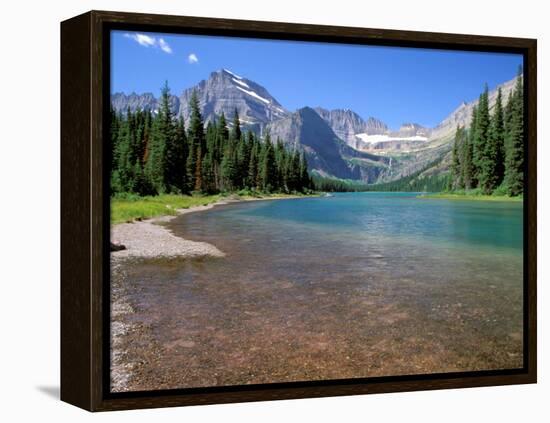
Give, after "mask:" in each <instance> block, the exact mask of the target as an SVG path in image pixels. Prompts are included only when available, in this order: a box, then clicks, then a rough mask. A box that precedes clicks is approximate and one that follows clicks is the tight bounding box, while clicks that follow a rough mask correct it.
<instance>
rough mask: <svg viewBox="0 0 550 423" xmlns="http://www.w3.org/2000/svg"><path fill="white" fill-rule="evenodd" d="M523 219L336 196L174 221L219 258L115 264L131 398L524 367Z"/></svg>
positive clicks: (455, 205)
mask: <svg viewBox="0 0 550 423" xmlns="http://www.w3.org/2000/svg"><path fill="white" fill-rule="evenodd" d="M522 215H523V208H522V205H521V204H519V203H504V202H503V203H498V202H468V201H449V200H431V199H430V200H426V199H418V198H416V194H410V193H349V194H348V193H346V194H336V195H335V196H334V197H330V198H306V199H293V200H277V201H259V202H250V203H240V204H232V205H228V206H223V207H219V208H215V209H213V210H211V211H207V212H201V213H192V214H188V215H183V216H180V217H178V218H176V219H174V220H173V221H172V222H171V223H170V224H169V225H168V227H169V229H170V230H171V231H172V232H173V233H174V234H176V235H179V236H182V237H184V238H187V239H192V240H197V241H206V242H210V243H212V244H213V245H215V246H216V247H218V248H219V249H221V250H222V251H224V252H225V253H226V257H225V258H221V259H208V258H207V259H200V260H172V261H168V262H162V261H151V262H139V263H133V264H132V265H131V266H128V268H127V269H126V276H125V278H126V280H125V285H126V286H128V287H131V289H130V290H129V291H128V292H129V294H128V295H129V300H130V302H131V303H132V305H133V306H134V308H135V310H136V314H135V315H134V316H133V319H134V323H136V322H137V323H138V324H139V325H141V326H142V327H144V328H146V332H147V334H148V335H147V337H148V338H147V340H146V341H144V343H143V344H142V345H134V346H130V348H131V349H132V348H133V351H130V353H129V354H130V356H133V357H134V358H137V359H139V361H140V362H141V363H142V365H141V366H140V367H139V372H138V374H137V375H136V377H135V378H133V384H132V385H131V386H130V388H129V389H130V390H134V389H161V388H178V387H193V386H212V385H233V384H243V383H269V382H284V381H299V380H315V379H330V378H332V379H337V378H349V377H368V376H387V375H399V374H417V373H437V372H449V371H468V370H488V369H502V368H517V367H521V363H522V336H523V332H522V280H523V274H522V260H523V253H522V221H523V218H522ZM152 351H154V353H152Z"/></svg>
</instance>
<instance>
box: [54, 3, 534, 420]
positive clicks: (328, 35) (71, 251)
mask: <svg viewBox="0 0 550 423" xmlns="http://www.w3.org/2000/svg"><path fill="white" fill-rule="evenodd" d="M122 28H129V29H134V30H145V31H155V32H173V33H194V34H209V35H227V36H241V37H253V38H274V39H285V40H306V41H324V42H332V43H348V44H350V43H351V44H370V45H392V46H406V47H425V48H436V49H451V50H470V51H502V52H515V53H520V54H522V55H523V57H524V81H525V93H526V95H525V105H526V107H525V123H526V125H525V131H526V141H527V142H526V145H525V155H526V157H525V158H526V163H527V166H526V169H525V181H526V186H525V196H524V211H525V212H524V277H525V281H524V313H525V314H524V326H525V327H524V329H525V330H524V351H525V354H524V368H523V369H515V370H509V371H508V370H503V371H490V372H489V371H488V372H467V373H460V374H459V373H456V374H455V373H453V374H430V375H420V376H410V377H409V376H404V377H399V376H396V377H383V378H369V379H350V380H338V381H324V382H315V383H308V382H304V383H302V382H297V383H284V384H266V385H255V386H242V387H220V388H213V389H210V388H205V389H188V390H174V391H158V392H148V393H129V394H122V395H115V394H111V393H110V392H109V390H108V385H106V384H105V374H106V369H105V368H106V365H105V350H106V347H107V348H108V341H107V339H106V337H105V333H107V334H108V332H105V327H106V325H107V328H108V324H109V322H108V321H106V319H105V311H106V309H108V301H109V294H108V289H106V288H105V287H106V286H107V287H108V285H106V283H108V276H107V278H105V275H108V269H109V261H108V260H105V257H108V254H109V248H108V246H109V214H108V205H109V201H108V196H106V189H107V188H108V187H107V183H108V182H106V181H108V179H105V176H106V175H108V173H106V167H105V166H104V164H103V162H104V157H105V155H104V150H103V148H104V146H103V143H102V139H103V137H104V134H105V133H106V126H107V125H105V123H104V122H105V121H104V117H105V115H106V113H105V110H106V107H108V102H106V101H105V99H106V98H108V96H109V92H108V91H106V89H105V87H106V86H107V84H105V78H106V75H109V69H108V67H107V65H108V63H109V61H108V55H109V38H108V36H107V35H108V34H109V30H110V29H122ZM536 46H537V43H536V40H534V39H523V38H504V37H488V36H477V35H458V34H442V33H428V32H412V31H395V30H382V29H364V28H352V27H336V26H320V25H304V24H289V23H276V22H259V21H241V20H228V19H215V18H198V17H183V16H167V15H151V14H134V13H120V12H104V11H91V12H88V13H85V14H82V15H80V16H77V17H74V18H72V19H69V20H66V21H64V22H62V23H61V399H62V400H63V401H66V402H68V403H70V404H73V405H76V406H78V407H81V408H84V409H86V410H90V411H103V410H123V409H132V408H149V407H168V406H181V405H194V404H214V403H229V402H243V401H262V400H275V399H289V398H311V397H322V396H337V395H355V394H370V393H382V392H401V391H413V390H428V389H445V388H464V387H475V386H491V385H509V384H522V383H536V380H537V379H536V378H537V364H536V363H537V339H536V320H537V319H536V246H537V244H536V209H537V207H536V201H537V200H536V137H537V133H536V130H537V127H536V116H537V113H536V110H537V101H536V97H537V90H536V82H537V77H536V72H537V59H536V48H537V47H536ZM107 172H108V170H107ZM106 199H107V201H106ZM106 279H107V280H106ZM107 374H108V369H107ZM106 387H107V388H106Z"/></svg>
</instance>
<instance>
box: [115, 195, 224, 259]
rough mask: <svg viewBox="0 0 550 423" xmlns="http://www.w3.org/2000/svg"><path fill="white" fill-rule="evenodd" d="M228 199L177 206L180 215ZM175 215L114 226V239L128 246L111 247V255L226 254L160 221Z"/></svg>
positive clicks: (136, 256)
mask: <svg viewBox="0 0 550 423" xmlns="http://www.w3.org/2000/svg"><path fill="white" fill-rule="evenodd" d="M220 204H227V201H223V202H222V201H220V202H218V203H214V204H209V205H207V206H197V207H191V208H189V209H181V210H178V215H181V214H187V213H193V212H197V211H204V210H208V209H211V208H213V207H214V206H216V205H220ZM174 217H176V216H162V217H158V218H154V219H149V220H146V221H136V222H132V223H120V224H117V225H113V226H112V227H111V240H112V241H113V242H114V243H115V244H122V245H124V246H125V247H126V249H125V250H121V251H112V252H111V258H112V259H127V258H176V257H180V258H194V257H201V256H212V257H223V256H224V253H223V252H221V251H220V250H218V249H217V248H216V247H215V246H213V245H211V244H208V243H206V242H195V241H189V240H187V239H183V238H179V237H177V236H175V235H173V234H172V233H171V232H170V231H169V230H168V229H166V228H165V227H164V226H162V225H160V223H163V222H168V221H170V220H171V219H173V218H174Z"/></svg>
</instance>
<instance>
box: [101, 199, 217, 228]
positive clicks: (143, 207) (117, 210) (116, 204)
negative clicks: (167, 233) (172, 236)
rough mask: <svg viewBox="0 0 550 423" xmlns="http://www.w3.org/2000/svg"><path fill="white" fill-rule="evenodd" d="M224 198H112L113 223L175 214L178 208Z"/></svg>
mask: <svg viewBox="0 0 550 423" xmlns="http://www.w3.org/2000/svg"><path fill="white" fill-rule="evenodd" d="M221 198H222V196H221V195H191V196H190V195H173V194H164V195H157V196H147V197H139V196H133V195H127V196H120V197H115V198H112V199H111V224H115V223H122V222H131V221H132V220H136V219H148V218H151V217H155V216H165V215H175V214H176V213H177V212H176V210H178V209H187V208H189V207H194V206H206V205H208V204H211V203H215V202H216V201H218V200H220V199H221Z"/></svg>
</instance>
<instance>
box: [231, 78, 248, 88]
mask: <svg viewBox="0 0 550 423" xmlns="http://www.w3.org/2000/svg"><path fill="white" fill-rule="evenodd" d="M231 79H232V80H233V82H235V83H236V84H239V85H242V86H243V87H245V88H250V86H249V85H248V84H247V83H246V82H243V81H240V80H238V79H236V78H231Z"/></svg>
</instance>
